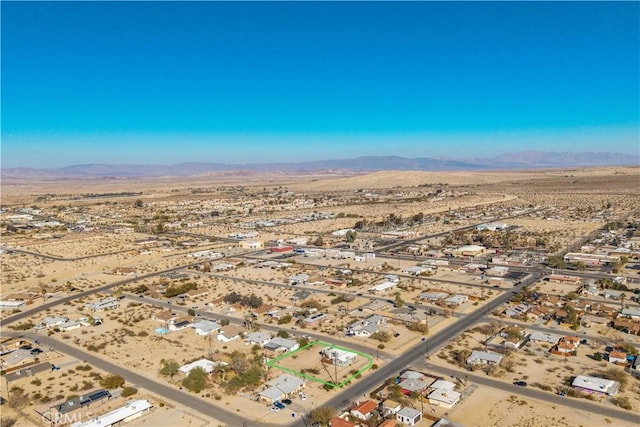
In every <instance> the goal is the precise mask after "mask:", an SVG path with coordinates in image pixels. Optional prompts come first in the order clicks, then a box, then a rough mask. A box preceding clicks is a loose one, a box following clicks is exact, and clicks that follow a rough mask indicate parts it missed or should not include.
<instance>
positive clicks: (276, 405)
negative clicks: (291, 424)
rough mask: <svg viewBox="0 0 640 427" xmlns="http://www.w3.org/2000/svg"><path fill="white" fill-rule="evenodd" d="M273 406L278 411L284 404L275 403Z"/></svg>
mask: <svg viewBox="0 0 640 427" xmlns="http://www.w3.org/2000/svg"><path fill="white" fill-rule="evenodd" d="M273 406H275V407H276V408H278V409H284V403H282V402H276V403H274V404H273Z"/></svg>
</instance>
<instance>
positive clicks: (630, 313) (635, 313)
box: [619, 307, 640, 320]
mask: <svg viewBox="0 0 640 427" xmlns="http://www.w3.org/2000/svg"><path fill="white" fill-rule="evenodd" d="M619 317H626V318H627V319H632V320H640V308H637V307H628V308H625V309H623V310H622V311H621V312H620V315H619Z"/></svg>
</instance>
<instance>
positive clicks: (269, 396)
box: [258, 374, 304, 403]
mask: <svg viewBox="0 0 640 427" xmlns="http://www.w3.org/2000/svg"><path fill="white" fill-rule="evenodd" d="M267 386H269V387H267V388H266V389H264V390H262V391H261V392H260V393H258V394H259V396H260V398H261V399H263V400H266V401H267V402H269V403H275V402H277V401H279V400H281V399H285V398H287V397H290V396H293V395H294V394H295V393H297V392H299V391H300V390H302V388H303V387H304V380H303V379H301V378H298V377H294V376H293V375H289V374H282V375H280V376H279V377H277V378H275V379H273V380H271V381H269V382H268V383H267Z"/></svg>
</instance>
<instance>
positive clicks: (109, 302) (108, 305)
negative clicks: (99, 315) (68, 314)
mask: <svg viewBox="0 0 640 427" xmlns="http://www.w3.org/2000/svg"><path fill="white" fill-rule="evenodd" d="M118 305H119V304H118V300H117V299H116V298H114V297H107V298H103V299H101V300H100V301H96V302H92V303H90V304H86V305H85V306H84V307H85V308H86V309H88V310H92V311H99V310H111V309H114V308H117V307H118Z"/></svg>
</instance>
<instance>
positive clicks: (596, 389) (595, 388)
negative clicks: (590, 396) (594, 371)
mask: <svg viewBox="0 0 640 427" xmlns="http://www.w3.org/2000/svg"><path fill="white" fill-rule="evenodd" d="M571 385H572V386H573V388H576V389H578V390H580V391H584V392H586V393H597V394H601V395H604V394H606V395H609V396H614V395H615V394H616V393H617V392H618V389H619V388H620V383H619V382H617V381H612V380H605V379H604V378H598V377H589V376H586V375H578V376H577V377H576V378H575V379H574V380H573V383H571Z"/></svg>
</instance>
